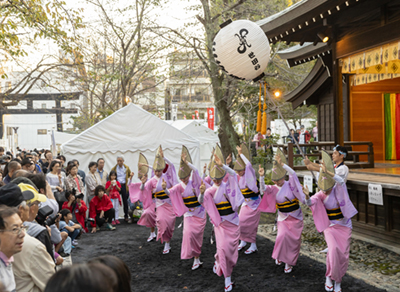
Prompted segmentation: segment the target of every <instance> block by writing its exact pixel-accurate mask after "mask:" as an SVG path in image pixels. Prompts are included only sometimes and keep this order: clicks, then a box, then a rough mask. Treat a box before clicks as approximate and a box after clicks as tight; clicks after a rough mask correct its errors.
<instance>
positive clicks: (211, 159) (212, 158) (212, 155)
mask: <svg viewBox="0 0 400 292" xmlns="http://www.w3.org/2000/svg"><path fill="white" fill-rule="evenodd" d="M214 153H215V148H214V147H213V150H212V152H211V157H210V162H209V163H208V166H207V169H208V171H210V169H211V162H212V161H213V160H214Z"/></svg>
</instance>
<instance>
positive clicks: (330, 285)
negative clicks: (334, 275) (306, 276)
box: [325, 277, 333, 287]
mask: <svg viewBox="0 0 400 292" xmlns="http://www.w3.org/2000/svg"><path fill="white" fill-rule="evenodd" d="M325 284H326V286H329V287H332V286H333V283H332V280H331V277H326V280H325Z"/></svg>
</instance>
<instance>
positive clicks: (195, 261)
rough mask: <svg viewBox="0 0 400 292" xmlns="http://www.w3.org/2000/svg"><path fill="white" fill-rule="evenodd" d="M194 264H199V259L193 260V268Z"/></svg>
mask: <svg viewBox="0 0 400 292" xmlns="http://www.w3.org/2000/svg"><path fill="white" fill-rule="evenodd" d="M196 264H200V258H198V259H196V258H194V262H193V266H194V265H196Z"/></svg>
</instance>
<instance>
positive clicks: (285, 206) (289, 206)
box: [276, 198, 300, 213]
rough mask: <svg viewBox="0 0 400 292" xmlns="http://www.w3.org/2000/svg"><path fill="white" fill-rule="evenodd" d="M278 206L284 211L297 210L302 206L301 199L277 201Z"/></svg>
mask: <svg viewBox="0 0 400 292" xmlns="http://www.w3.org/2000/svg"><path fill="white" fill-rule="evenodd" d="M276 207H277V208H278V209H279V211H281V212H282V213H290V212H293V211H296V210H297V209H299V208H300V205H299V199H297V198H294V199H293V200H292V201H286V202H283V203H276Z"/></svg>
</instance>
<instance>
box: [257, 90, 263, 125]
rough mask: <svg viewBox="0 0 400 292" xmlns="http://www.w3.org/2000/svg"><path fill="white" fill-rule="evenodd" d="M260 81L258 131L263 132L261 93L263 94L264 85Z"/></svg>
mask: <svg viewBox="0 0 400 292" xmlns="http://www.w3.org/2000/svg"><path fill="white" fill-rule="evenodd" d="M261 86H262V85H261V82H260V94H259V100H258V113H257V132H261V94H262V87H261Z"/></svg>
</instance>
